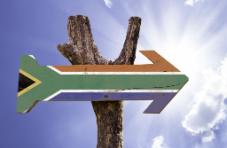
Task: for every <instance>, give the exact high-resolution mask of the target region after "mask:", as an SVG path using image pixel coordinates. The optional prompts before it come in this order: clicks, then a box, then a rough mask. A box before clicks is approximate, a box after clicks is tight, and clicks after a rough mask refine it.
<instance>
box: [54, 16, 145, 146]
mask: <svg viewBox="0 0 227 148" xmlns="http://www.w3.org/2000/svg"><path fill="white" fill-rule="evenodd" d="M140 24H141V19H140V18H139V17H131V18H130V19H129V26H128V31H127V36H126V39H125V43H124V46H123V49H122V51H121V53H120V55H119V57H118V58H117V59H116V60H114V61H108V60H106V59H105V58H103V57H102V56H101V54H100V52H99V51H98V48H97V46H96V44H95V42H94V39H93V36H92V33H91V28H90V23H89V19H88V17H86V16H82V15H75V16H70V17H69V18H68V27H67V28H68V36H69V41H68V43H63V44H59V45H57V48H58V50H59V51H60V52H61V53H62V55H63V56H65V57H66V58H67V59H68V60H69V61H70V62H71V63H72V64H73V65H95V64H97V65H107V64H110V65H123V64H124V65H131V64H133V63H134V60H135V53H136V46H137V41H138V38H139V30H140ZM92 105H93V109H94V112H95V114H96V117H97V125H98V143H97V148H122V147H123V101H92Z"/></svg>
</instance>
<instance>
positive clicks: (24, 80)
mask: <svg viewBox="0 0 227 148" xmlns="http://www.w3.org/2000/svg"><path fill="white" fill-rule="evenodd" d="M33 83H35V82H34V81H33V80H31V79H29V78H28V77H26V76H25V75H23V74H21V73H19V86H18V92H20V91H22V90H23V89H25V88H27V87H28V86H30V85H32V84H33Z"/></svg>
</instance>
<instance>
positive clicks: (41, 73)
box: [17, 51, 188, 113]
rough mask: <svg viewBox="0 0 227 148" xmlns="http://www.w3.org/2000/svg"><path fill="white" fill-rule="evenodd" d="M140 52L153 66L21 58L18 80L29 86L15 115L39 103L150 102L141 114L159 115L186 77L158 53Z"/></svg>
mask: <svg viewBox="0 0 227 148" xmlns="http://www.w3.org/2000/svg"><path fill="white" fill-rule="evenodd" d="M141 52H142V54H143V55H144V56H146V57H147V58H148V59H149V60H151V61H152V62H153V64H146V65H73V66H39V64H38V62H37V61H36V60H35V58H34V57H33V56H28V55H22V56H21V60H20V77H24V78H26V79H27V80H28V81H30V82H31V83H29V85H28V86H26V88H24V89H21V90H20V89H18V90H19V92H18V102H17V112H18V113H27V112H29V111H30V110H31V109H32V107H33V106H35V104H36V103H37V102H38V101H111V100H112V101H114V100H153V102H152V103H151V105H150V106H149V107H148V108H147V109H146V110H145V111H144V113H160V112H161V111H162V110H163V109H164V108H165V106H166V105H167V104H168V103H169V102H170V100H171V99H172V98H173V97H174V96H175V95H176V94H177V93H178V92H179V90H180V89H181V88H182V87H183V86H184V85H185V83H186V82H187V81H188V77H187V76H186V75H184V74H182V73H181V72H180V71H179V70H178V69H177V68H175V67H174V66H173V65H171V64H170V63H169V62H168V61H166V60H165V59H164V58H163V57H161V56H160V55H159V54H158V53H157V52H155V51H141Z"/></svg>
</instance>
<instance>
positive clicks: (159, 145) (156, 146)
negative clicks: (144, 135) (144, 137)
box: [152, 136, 164, 148]
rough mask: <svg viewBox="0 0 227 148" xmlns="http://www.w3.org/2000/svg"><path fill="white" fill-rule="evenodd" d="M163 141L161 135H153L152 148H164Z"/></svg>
mask: <svg viewBox="0 0 227 148" xmlns="http://www.w3.org/2000/svg"><path fill="white" fill-rule="evenodd" d="M163 143H164V138H163V136H158V137H155V138H154V139H153V144H152V148H164V146H163Z"/></svg>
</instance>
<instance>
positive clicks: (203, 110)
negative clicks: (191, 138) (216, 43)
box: [182, 57, 227, 142]
mask: <svg viewBox="0 0 227 148" xmlns="http://www.w3.org/2000/svg"><path fill="white" fill-rule="evenodd" d="M203 75H204V85H203V88H202V90H201V91H199V92H198V93H197V94H196V95H195V97H194V105H193V107H192V109H191V110H190V111H189V113H188V114H187V115H186V116H185V119H184V121H183V122H182V125H183V127H184V128H185V129H186V130H187V131H189V132H191V133H192V134H194V135H196V134H200V133H202V134H204V133H210V134H209V136H205V137H203V138H202V141H203V142H208V141H211V140H213V139H214V138H215V135H214V133H213V131H214V130H216V129H218V125H219V123H221V122H222V121H223V120H225V119H226V108H227V106H226V104H225V100H226V98H227V91H226V90H227V57H226V58H225V59H224V61H223V62H222V64H221V66H220V67H219V68H218V69H217V70H216V71H214V70H212V69H208V70H205V71H204V73H203Z"/></svg>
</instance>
